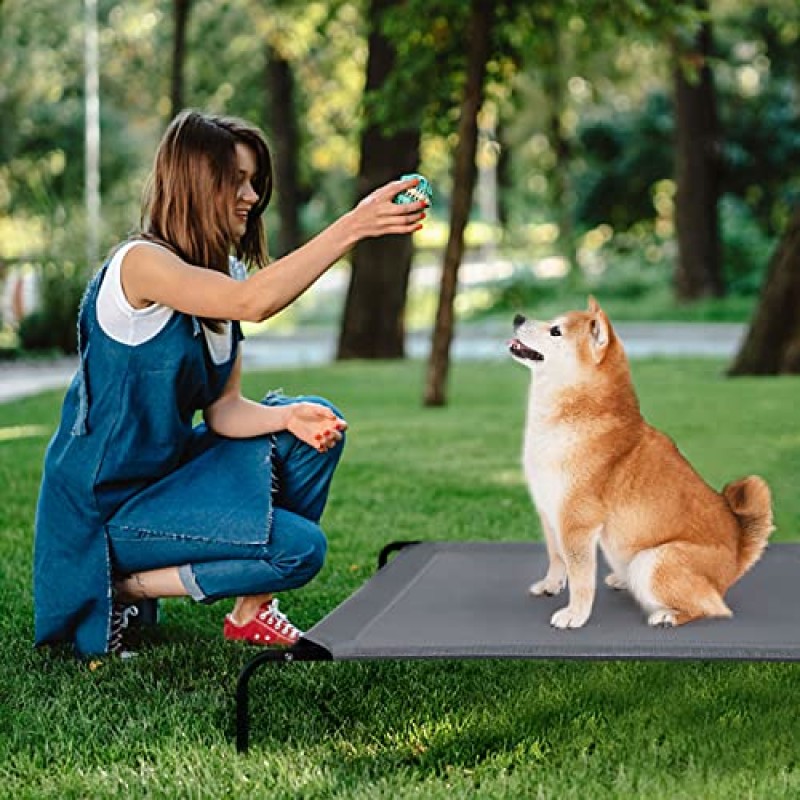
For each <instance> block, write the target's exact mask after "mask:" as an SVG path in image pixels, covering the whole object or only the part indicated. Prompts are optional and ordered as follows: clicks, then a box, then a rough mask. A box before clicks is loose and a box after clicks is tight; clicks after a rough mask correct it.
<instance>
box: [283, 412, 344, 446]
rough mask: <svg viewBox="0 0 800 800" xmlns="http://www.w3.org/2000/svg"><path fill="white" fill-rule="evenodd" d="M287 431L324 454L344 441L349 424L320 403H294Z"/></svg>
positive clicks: (287, 423)
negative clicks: (344, 434)
mask: <svg viewBox="0 0 800 800" xmlns="http://www.w3.org/2000/svg"><path fill="white" fill-rule="evenodd" d="M286 408H287V409H288V411H289V416H288V420H287V422H286V430H288V431H289V432H290V433H293V434H294V435H295V436H296V437H297V438H298V439H300V441H302V442H305V443H306V444H307V445H310V446H311V447H313V448H314V449H315V450H317V451H319V452H320V453H324V452H326V451H327V450H329V449H330V448H331V447H334V446H335V445H336V443H337V442H340V441H341V439H342V433H343V432H344V431H345V430H347V423H346V422H345V421H344V420H343V419H340V418H339V417H337V416H336V414H334V413H333V411H331V410H330V409H329V408H328V407H327V406H323V405H319V404H318V403H306V402H302V403H292V404H291V405H290V406H286Z"/></svg>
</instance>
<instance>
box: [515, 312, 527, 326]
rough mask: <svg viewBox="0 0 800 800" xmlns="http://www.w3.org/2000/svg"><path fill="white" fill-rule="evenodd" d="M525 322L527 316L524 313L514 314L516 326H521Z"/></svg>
mask: <svg viewBox="0 0 800 800" xmlns="http://www.w3.org/2000/svg"><path fill="white" fill-rule="evenodd" d="M524 322H525V317H523V316H522V314H514V327H515V328H519V326H520V325H522V324H523V323H524Z"/></svg>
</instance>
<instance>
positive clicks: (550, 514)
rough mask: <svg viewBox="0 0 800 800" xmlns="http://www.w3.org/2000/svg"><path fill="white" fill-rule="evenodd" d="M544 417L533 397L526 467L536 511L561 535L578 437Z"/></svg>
mask: <svg viewBox="0 0 800 800" xmlns="http://www.w3.org/2000/svg"><path fill="white" fill-rule="evenodd" d="M543 417H544V415H543V414H542V413H541V409H538V410H537V408H536V404H535V401H534V398H533V397H531V398H530V402H529V404H528V418H527V422H526V425H525V439H524V443H523V452H522V463H523V468H524V472H525V478H526V480H527V482H528V487H529V489H530V493H531V497H532V498H533V502H534V503H535V504H536V509H537V511H538V512H539V514H541V515H542V516H543V517H544V518H545V520H546V521H547V523H548V524H549V526H550V528H551V529H552V531H553V532H554V533H556V535H558V530H559V527H560V526H559V519H560V515H561V508H562V505H563V503H564V500H565V498H566V497H567V495H568V493H569V491H570V488H571V485H572V481H573V479H574V478H573V476H572V475H571V472H570V470H569V469H567V463H566V458H565V456H567V454H569V453H570V452H572V450H573V448H574V447H575V446H576V445H577V444H578V436H577V435H576V433H575V431H574V430H571V429H570V427H569V426H567V425H553V424H548V423H547V422H546V421H545V419H543Z"/></svg>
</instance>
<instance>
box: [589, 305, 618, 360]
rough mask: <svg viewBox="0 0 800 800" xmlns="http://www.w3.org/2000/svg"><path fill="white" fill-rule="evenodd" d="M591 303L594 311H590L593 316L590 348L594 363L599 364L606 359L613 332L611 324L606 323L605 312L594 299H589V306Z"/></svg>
mask: <svg viewBox="0 0 800 800" xmlns="http://www.w3.org/2000/svg"><path fill="white" fill-rule="evenodd" d="M591 303H594V306H595V309H594V310H593V311H592V315H593V316H592V320H591V323H590V325H591V328H590V331H591V339H590V346H591V350H592V359H593V360H594V363H595V364H600V363H601V362H602V360H603V359H604V358H605V357H606V353H607V352H608V346H609V345H610V344H611V337H612V336H613V335H614V332H613V330H612V329H611V323H610V322H609V321H608V317H607V316H606V314H605V311H603V309H602V308H600V306H598V305H597V303H596V302H594V298H591V299H590V305H591ZM590 310H591V308H590Z"/></svg>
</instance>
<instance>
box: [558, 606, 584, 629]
mask: <svg viewBox="0 0 800 800" xmlns="http://www.w3.org/2000/svg"><path fill="white" fill-rule="evenodd" d="M587 619H589V612H588V611H576V610H575V609H574V608H572V607H571V606H566V607H565V608H560V609H559V610H558V611H556V613H555V614H553V616H552V617H550V624H551V625H552V626H553V627H554V628H558V629H559V630H565V629H566V628H582V627H583V626H584V625H585V624H586V620H587Z"/></svg>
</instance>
